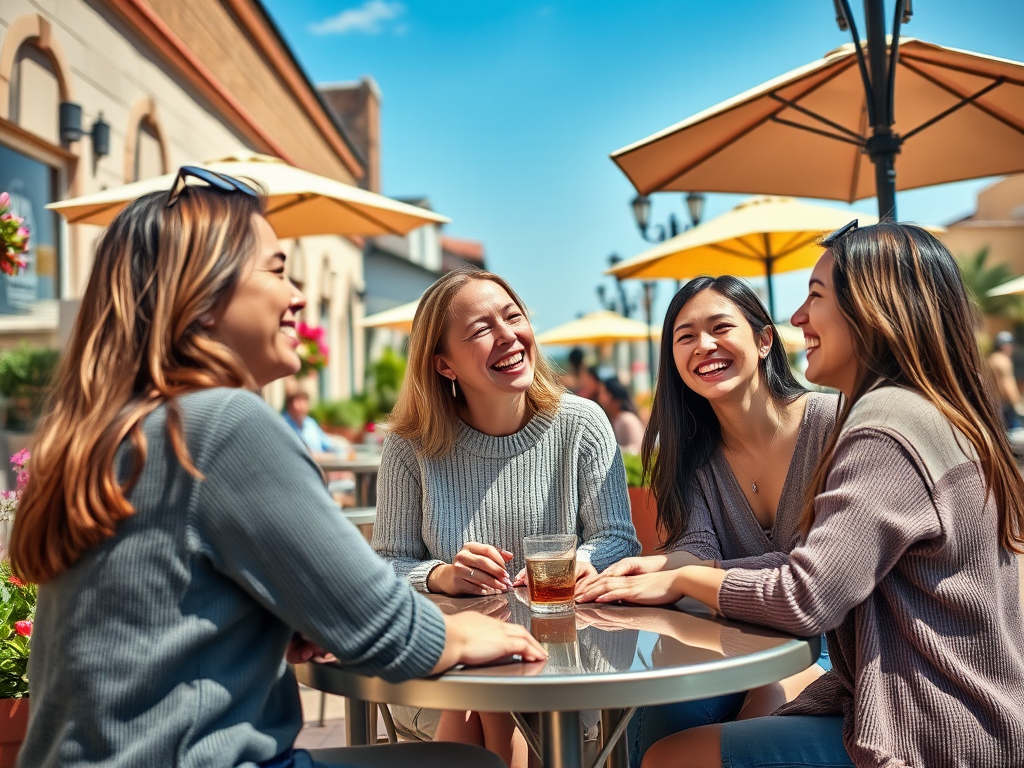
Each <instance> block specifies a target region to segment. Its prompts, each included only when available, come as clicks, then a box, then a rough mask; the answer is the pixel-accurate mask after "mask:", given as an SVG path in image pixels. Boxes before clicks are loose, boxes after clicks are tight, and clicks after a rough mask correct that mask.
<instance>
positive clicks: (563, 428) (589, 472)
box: [373, 393, 640, 591]
mask: <svg viewBox="0 0 1024 768" xmlns="http://www.w3.org/2000/svg"><path fill="white" fill-rule="evenodd" d="M542 533H575V534H576V535H577V537H578V540H579V542H580V544H579V549H578V557H579V559H581V560H589V561H590V562H591V563H593V565H594V567H595V568H597V569H598V570H599V571H600V570H602V569H604V568H606V567H607V566H609V565H611V564H612V563H614V562H616V561H618V560H621V559H622V558H624V557H631V556H633V555H636V554H639V552H640V543H639V542H638V541H637V538H636V532H635V531H634V529H633V523H632V519H631V517H630V511H629V497H628V494H627V492H626V470H625V468H624V467H623V464H622V454H621V453H619V449H618V446H616V444H615V436H614V434H613V433H612V427H611V424H610V423H609V422H608V417H607V416H605V414H604V411H602V410H601V409H600V408H599V407H598V406H597V405H596V404H595V403H593V402H591V401H589V400H584V399H582V398H580V397H577V396H575V395H572V394H568V393H566V394H564V395H563V396H562V400H561V402H560V403H559V406H558V410H557V412H556V413H555V414H553V415H548V414H543V413H538V414H536V415H534V416H533V418H531V419H530V421H529V422H527V424H526V426H525V427H523V428H522V429H521V430H519V431H518V432H516V433H514V434H512V435H508V436H506V437H492V436H490V435H485V434H483V433H481V432H477V431H476V430H474V429H472V428H471V427H469V426H467V425H466V424H464V423H460V425H459V431H458V437H457V439H456V443H455V447H454V448H453V449H452V450H451V451H450V452H449V453H448V454H446V455H445V456H441V457H440V458H426V457H424V456H422V455H421V454H420V453H419V452H418V451H417V449H416V446H415V445H414V444H413V443H412V442H410V441H409V440H406V439H405V438H402V437H399V436H398V435H395V434H389V435H388V436H387V438H385V440H384V448H383V454H382V456H381V463H380V472H379V474H378V480H377V521H376V523H375V524H374V527H373V548H374V549H375V550H376V551H377V554H379V555H380V556H381V557H383V558H384V559H385V560H387V561H388V562H390V563H391V565H392V566H393V567H394V569H395V572H396V573H397V574H398V575H399V576H402V577H405V578H407V579H408V580H409V581H410V582H411V583H412V584H413V585H414V586H415V587H416V588H417V589H419V590H420V591H426V588H427V587H426V582H427V576H428V575H429V574H430V572H431V571H432V570H433V569H434V568H436V567H437V566H439V565H442V564H444V563H451V562H452V560H453V559H454V558H455V555H457V554H458V553H459V550H461V549H462V547H463V545H464V544H466V543H467V542H471V541H474V542H478V543H481V544H490V545H492V546H494V547H499V548H502V549H505V550H508V551H509V552H512V553H513V555H514V558H513V560H512V562H511V563H509V565H508V568H509V569H510V570H511V575H512V576H515V575H516V573H518V572H519V570H520V569H522V568H524V567H525V565H526V561H525V558H524V556H523V537H524V536H532V535H535V534H542Z"/></svg>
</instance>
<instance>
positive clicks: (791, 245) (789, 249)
mask: <svg viewBox="0 0 1024 768" xmlns="http://www.w3.org/2000/svg"><path fill="white" fill-rule="evenodd" d="M800 237H801V235H800V234H799V233H797V234H796V235H795V236H794V237H793V239H792V240H790V241H789V242H788V243H786V244H785V245H784V246H783V247H782V248H781V249H780V250H779V252H778V253H777V254H775V257H774V258H775V260H776V261H778V260H779V259H781V258H782V257H783V256H789V254H791V253H796V252H797V251H799V250H800V249H801V248H804V247H806V246H808V245H810V244H811V243H814V242H817V240H818V238H819V237H821V235H809V236H807V237H806V238H805V239H803V240H800ZM797 240H800V242H796V241H797Z"/></svg>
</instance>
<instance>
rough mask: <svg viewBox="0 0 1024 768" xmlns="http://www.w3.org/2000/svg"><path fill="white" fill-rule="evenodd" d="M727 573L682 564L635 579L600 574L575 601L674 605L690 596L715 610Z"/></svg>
mask: <svg viewBox="0 0 1024 768" xmlns="http://www.w3.org/2000/svg"><path fill="white" fill-rule="evenodd" d="M727 573H728V572H727V571H723V570H722V569H720V568H713V567H708V566H704V565H685V566H683V567H682V568H677V569H676V570H673V571H658V572H657V573H645V574H640V575H637V576H606V575H605V574H601V575H600V576H598V577H597V579H595V580H594V581H593V583H591V584H590V585H589V586H588V587H587V588H586V589H585V590H583V591H577V593H576V602H578V603H589V602H597V603H614V602H628V603H639V604H640V605H664V604H666V603H675V602H677V601H679V600H681V599H682V598H683V597H685V596H686V595H689V596H690V597H694V598H696V599H697V600H700V602H702V603H704V604H705V605H707V606H710V607H711V608H714V609H715V610H718V590H719V589H720V588H721V586H722V582H723V581H724V580H725V576H726V574H727Z"/></svg>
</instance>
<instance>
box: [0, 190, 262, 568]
mask: <svg viewBox="0 0 1024 768" xmlns="http://www.w3.org/2000/svg"><path fill="white" fill-rule="evenodd" d="M262 211H263V197H262V196H258V197H254V196H252V195H247V194H240V193H234V194H225V193H223V192H219V191H217V190H213V189H210V188H207V187H201V186H189V187H187V188H186V189H185V190H184V191H183V192H182V193H181V196H180V197H179V198H178V201H177V203H176V204H175V205H174V206H173V207H171V208H168V207H167V192H154V193H151V194H149V195H146V196H144V197H141V198H139V199H138V200H136V201H134V202H133V203H131V204H130V205H129V206H128V207H126V208H125V209H124V210H123V211H122V212H121V213H119V214H118V215H117V217H116V218H115V219H114V221H113V222H112V223H111V225H110V227H109V228H108V229H107V231H106V232H105V233H104V235H103V237H102V239H101V240H100V243H99V245H98V247H97V251H96V259H95V262H94V264H93V268H92V273H91V275H90V278H89V285H88V287H87V288H86V290H85V295H84V296H83V298H82V305H81V309H80V310H79V313H78V320H77V322H76V323H75V327H74V329H73V331H72V335H71V339H70V341H69V342H68V346H67V349H66V350H65V352H64V355H63V358H62V360H61V363H60V366H59V368H58V370H57V373H56V377H55V384H54V386H53V389H52V391H51V393H50V396H49V406H48V408H47V409H46V411H45V413H46V415H45V417H44V418H43V420H42V422H41V423H40V425H39V428H38V431H37V433H36V438H35V442H34V444H33V447H32V471H31V476H30V479H29V481H28V485H27V486H26V488H25V491H24V494H23V496H22V499H21V502H20V504H19V505H18V514H17V516H16V518H15V521H14V528H13V530H12V533H11V546H10V550H11V562H12V565H13V567H14V570H15V572H16V573H18V574H19V575H20V576H21V577H22V578H25V579H28V580H30V581H33V582H37V583H45V582H47V581H49V580H50V579H53V578H54V577H56V576H57V575H59V574H60V573H62V572H63V571H65V570H66V569H68V568H69V567H71V566H72V565H73V564H74V563H75V561H76V560H77V559H78V558H79V557H80V556H81V555H82V554H83V553H84V552H86V551H88V550H90V549H92V548H93V547H95V546H97V545H98V544H100V543H101V542H102V541H104V540H105V539H108V538H110V537H111V536H113V535H114V533H115V531H116V528H117V523H118V521H120V520H123V519H125V518H126V517H128V516H130V515H132V514H133V513H134V511H135V510H134V508H133V507H132V505H131V503H130V502H129V501H128V499H127V494H128V493H129V492H130V490H131V488H132V486H133V485H134V484H135V482H136V481H137V480H138V478H139V475H140V474H141V472H142V467H143V465H144V463H145V461H146V438H145V436H144V435H143V432H142V421H143V419H145V418H146V416H148V415H149V414H150V413H152V412H153V411H154V410H155V409H156V408H157V407H159V406H160V405H163V404H166V405H167V434H168V439H169V441H170V444H171V446H172V448H173V450H174V453H175V456H176V457H177V459H178V461H179V462H180V463H181V465H182V466H183V467H184V468H185V469H186V470H187V471H188V472H190V473H191V474H192V475H193V476H196V477H201V474H200V473H199V471H198V470H197V469H196V467H195V466H194V465H193V463H192V460H191V458H190V456H189V453H188V449H187V447H186V444H185V437H184V430H183V427H182V420H181V414H180V412H179V410H178V408H177V404H176V398H177V397H178V396H179V395H182V394H185V393H187V392H193V391H196V390H202V389H208V388H211V387H248V388H255V383H254V382H253V381H252V377H251V376H250V375H249V373H248V371H247V370H246V368H245V366H244V365H243V364H242V363H241V361H240V360H239V359H238V357H237V356H236V355H235V353H234V352H233V351H231V350H230V349H229V348H228V347H226V346H225V345H223V344H221V343H220V342H217V341H214V340H213V339H212V338H211V337H210V334H209V332H208V328H207V325H208V318H210V317H211V316H213V315H214V314H215V313H216V311H217V310H218V308H220V307H221V306H222V304H223V302H224V301H225V300H227V299H228V298H229V297H230V295H231V293H232V292H233V291H234V289H235V286H236V285H237V284H238V282H239V281H240V279H241V278H242V276H243V274H244V271H245V270H246V269H247V268H248V266H249V265H250V263H251V262H252V259H253V258H254V256H255V253H256V247H257V235H256V231H255V227H254V225H253V216H254V215H255V214H261V213H262ZM126 439H128V440H129V441H130V442H131V446H132V450H133V456H132V458H133V462H132V471H131V475H130V477H129V478H128V479H127V481H126V482H125V483H123V484H122V483H121V482H120V481H119V479H118V477H117V475H116V469H115V461H114V459H115V455H116V453H117V451H118V448H119V447H120V445H121V444H122V443H123V442H124V441H125V440H126Z"/></svg>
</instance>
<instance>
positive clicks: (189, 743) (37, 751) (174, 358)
mask: <svg viewBox="0 0 1024 768" xmlns="http://www.w3.org/2000/svg"><path fill="white" fill-rule="evenodd" d="M189 180H192V181H196V180H198V182H197V183H193V184H189V183H188V181H189ZM204 182H205V183H204ZM263 210H264V209H263V197H262V196H261V195H260V194H258V193H257V191H256V190H254V189H253V188H251V187H249V186H248V185H246V184H244V183H243V182H241V181H239V180H237V179H234V178H232V177H229V176H224V175H222V174H213V173H211V172H209V171H206V170H204V169H202V168H191V167H185V168H182V169H181V171H179V173H178V175H177V177H176V179H175V182H174V185H173V186H172V188H171V190H170V191H169V192H154V193H151V194H148V195H145V196H143V197H141V198H139V199H138V200H135V201H134V202H132V203H130V204H129V205H128V206H127V207H126V208H125V209H124V210H123V211H121V212H120V213H119V214H118V215H117V216H116V217H115V218H114V220H113V222H112V223H111V224H110V226H109V227H108V228H107V230H106V231H105V232H104V234H103V236H102V238H101V240H100V242H99V245H98V246H97V251H96V257H95V262H94V266H93V269H92V273H91V276H90V278H89V283H88V286H87V287H86V290H85V295H84V296H83V297H82V303H81V308H80V310H79V314H78V319H77V321H76V323H75V326H74V329H73V331H72V334H71V338H70V340H69V341H68V344H67V347H66V349H65V351H64V354H63V356H62V358H61V363H60V367H59V369H58V371H57V374H56V377H55V383H54V387H53V390H52V393H51V395H50V400H49V407H48V409H47V411H46V415H45V416H44V418H43V420H42V422H41V423H40V425H39V428H38V430H37V432H36V437H35V441H34V444H33V449H32V472H31V477H30V479H29V481H28V484H27V486H26V488H25V491H24V495H23V497H22V500H21V503H20V505H19V508H18V515H17V518H16V520H15V524H14V530H13V535H12V541H11V562H12V566H13V568H14V571H15V572H16V573H17V574H18V575H19V576H20V577H21V578H23V579H25V580H28V581H33V582H36V583H38V584H39V585H40V586H39V600H38V608H37V613H36V620H35V625H34V628H33V633H32V654H31V656H30V658H29V676H30V680H31V682H30V692H31V698H30V700H29V701H30V706H31V717H30V719H29V726H28V733H27V735H26V738H25V741H24V744H23V746H22V749H21V755H20V765H22V766H26V767H28V766H31V768H87V767H89V766H99V765H103V766H110V767H111V768H113V767H115V766H118V767H120V766H171V765H176V766H186V765H187V766H198V765H202V766H206V767H207V768H237V767H238V766H247V767H249V768H251V767H252V766H257V767H264V768H271V767H272V768H310V767H311V766H327V765H328V764H332V765H333V764H335V763H341V764H342V765H345V766H384V765H395V764H399V763H402V764H408V765H417V766H423V765H426V764H429V765H431V766H435V767H436V768H453V767H454V766H455V765H459V766H464V768H476V767H477V766H480V765H493V764H494V763H497V764H498V765H499V766H500V764H501V763H500V760H497V758H494V756H493V755H489V754H488V753H487V752H485V751H483V750H479V749H473V748H470V747H468V746H466V745H420V744H405V745H402V744H398V745H392V746H385V747H378V746H373V747H357V748H342V749H336V750H312V751H307V750H303V749H295V748H294V742H295V738H296V736H297V735H298V733H299V731H300V730H301V729H302V710H301V706H300V701H299V691H298V685H297V684H296V680H295V676H294V673H293V672H292V670H291V668H290V667H289V666H288V665H287V664H286V663H285V660H286V658H287V659H288V660H289V661H291V662H293V663H298V662H303V661H307V660H309V659H310V658H313V657H319V656H320V655H322V654H323V653H324V650H322V649H325V650H326V651H327V652H330V653H332V654H333V655H334V656H335V657H336V658H337V661H338V662H339V663H340V664H342V665H343V666H345V667H346V668H348V669H350V670H353V671H356V672H359V673H361V674H365V675H376V676H379V677H381V678H383V679H385V680H390V681H395V682H398V681H402V680H407V679H409V678H413V677H418V676H422V675H427V674H435V673H439V672H441V671H443V670H445V669H447V668H449V667H451V666H452V665H454V664H457V663H485V662H488V661H492V660H495V659H498V658H501V657H503V656H507V655H508V654H510V653H520V654H522V655H523V658H524V659H528V658H529V659H543V658H545V657H546V654H545V653H544V651H543V649H542V648H541V647H540V645H539V643H537V641H536V640H535V639H534V638H532V637H531V636H530V635H529V633H527V632H526V630H525V629H522V628H519V627H516V626H513V625H509V624H505V623H504V622H499V621H496V620H494V619H491V618H487V617H485V616H482V615H479V614H468V613H466V614H459V615H458V616H448V617H446V616H444V615H443V614H442V613H441V611H439V610H438V608H437V607H436V606H435V605H433V604H432V603H430V602H429V601H427V600H424V599H423V598H422V597H421V596H419V595H417V594H416V593H415V592H414V591H413V590H412V589H410V588H409V586H408V584H406V583H404V581H403V580H401V579H399V578H398V577H396V575H395V573H394V572H393V571H392V569H391V568H389V567H388V565H387V564H385V563H384V562H383V561H382V560H381V559H380V558H378V557H377V556H376V555H375V554H374V553H373V551H372V550H371V549H370V547H369V545H368V544H367V543H366V541H365V540H364V539H363V537H362V536H361V535H360V533H359V531H358V530H357V529H356V528H355V526H353V525H352V524H351V523H349V522H348V521H347V520H345V519H344V518H343V517H342V516H341V515H339V514H338V511H337V507H336V506H335V504H334V503H333V501H332V500H331V498H330V496H328V494H327V491H326V490H325V488H324V485H323V482H322V481H321V479H320V474H319V471H318V469H317V467H316V465H315V464H314V463H313V461H312V459H311V457H310V455H309V453H308V451H306V450H305V448H304V447H303V446H301V445H300V444H299V441H297V440H296V439H295V437H294V435H293V434H292V433H291V430H290V429H289V428H288V427H287V426H286V425H285V424H284V423H283V422H282V420H281V417H280V416H279V414H277V413H275V412H274V411H273V410H272V409H271V408H270V407H269V406H268V405H267V404H266V403H265V402H264V401H263V400H262V399H261V398H260V397H259V396H258V395H257V394H256V392H257V391H258V390H259V389H260V388H261V387H264V386H266V385H268V384H269V383H270V382H272V381H275V380H277V379H279V378H282V377H284V376H289V375H292V374H294V373H296V372H297V371H298V370H299V366H300V360H299V356H298V354H297V353H296V348H297V347H298V343H299V342H298V338H297V336H296V332H295V326H296V315H297V313H298V312H299V311H300V310H301V309H302V308H303V307H304V306H305V299H304V298H303V296H302V293H301V292H300V291H299V290H298V289H297V288H296V287H295V286H294V285H293V284H292V283H291V281H290V280H289V279H288V277H287V268H286V259H287V256H286V255H285V253H284V252H283V250H282V248H281V245H280V243H279V242H278V239H277V237H276V235H275V234H274V230H273V229H272V228H271V226H270V224H269V223H268V222H267V220H266V219H265V218H264V217H263V215H262V214H263ZM125 308H128V309H127V310H125ZM421 747H428V749H426V750H420V749H419V748H421ZM451 747H456V749H455V750H454V751H453V750H451V749H449V748H451ZM492 758H493V759H492Z"/></svg>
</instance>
